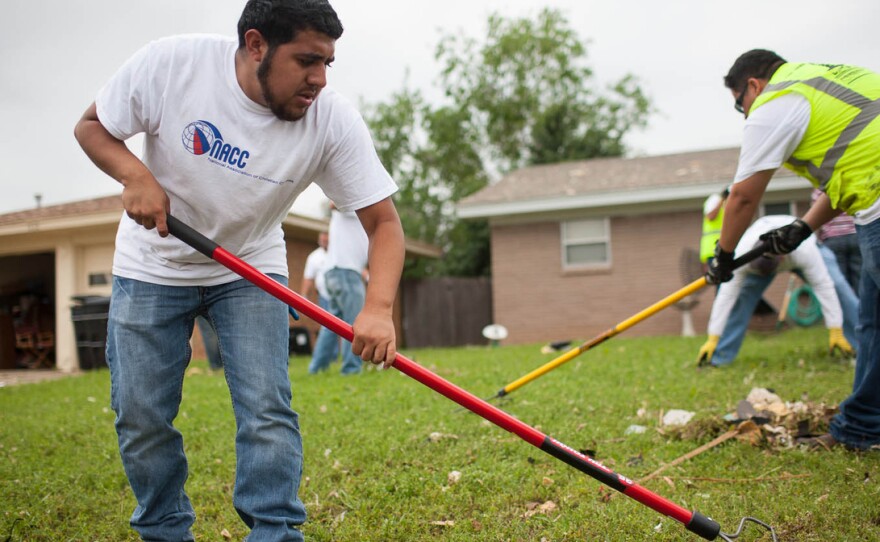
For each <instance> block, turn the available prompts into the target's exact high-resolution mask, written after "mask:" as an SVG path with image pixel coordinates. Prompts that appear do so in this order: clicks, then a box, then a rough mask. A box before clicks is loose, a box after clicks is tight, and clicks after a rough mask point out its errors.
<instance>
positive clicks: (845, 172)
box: [706, 49, 880, 450]
mask: <svg viewBox="0 0 880 542" xmlns="http://www.w3.org/2000/svg"><path fill="white" fill-rule="evenodd" d="M724 84H725V86H726V87H727V88H728V89H730V92H731V94H732V95H733V98H734V100H735V104H734V107H735V108H736V110H737V111H739V112H740V113H742V114H743V115H745V117H746V123H745V128H744V131H743V143H742V148H741V150H740V159H739V164H738V166H737V173H736V177H735V178H734V184H733V186H732V187H731V190H730V196H729V197H728V199H727V205H726V206H725V216H724V224H723V226H722V229H721V237H720V239H719V241H718V245H717V247H716V250H715V257H714V258H713V260H712V261H711V262H710V265H709V268H708V271H707V272H706V279H707V280H708V281H709V282H712V283H715V284H718V283H721V282H726V281H728V280H730V279H731V277H732V275H733V251H734V249H735V248H736V245H737V243H738V242H739V239H740V237H742V235H743V232H744V231H745V230H746V228H747V227H748V226H749V223H750V222H751V220H752V217H753V216H754V215H755V211H756V210H757V207H758V203H759V202H760V200H761V196H762V195H763V194H764V191H765V190H766V188H767V184H768V183H769V182H770V179H771V177H772V176H773V173H774V172H775V171H776V169H777V168H779V167H780V166H783V165H784V166H785V167H787V168H788V169H791V170H792V171H794V172H795V173H797V174H799V175H801V176H803V177H806V178H807V179H808V180H809V181H810V182H811V183H812V184H813V185H814V186H816V187H817V188H819V189H821V190H822V192H823V195H822V196H821V197H819V198H818V199H817V200H816V201H815V203H814V204H813V205H812V207H810V210H809V211H807V213H806V214H805V215H804V216H803V217H802V218H799V219H797V220H795V221H793V222H792V223H791V224H788V225H785V226H782V227H780V228H777V229H775V230H771V231H769V232H767V233H765V234H764V235H762V236H761V239H762V240H764V241H765V242H766V244H767V245H768V247H769V251H770V252H772V253H774V254H787V253H789V252H791V251H792V250H794V249H795V248H797V246H798V245H800V243H801V242H803V241H804V240H805V239H806V238H807V237H809V236H810V235H812V233H813V231H814V230H816V228H818V227H819V226H821V225H822V224H824V223H825V222H828V221H829V220H831V219H832V218H834V217H835V216H837V215H838V214H840V213H841V212H846V213H847V214H850V215H852V216H853V219H854V221H855V224H856V233H857V235H858V241H859V249H860V251H861V253H862V278H861V283H860V285H859V299H860V301H861V303H860V309H859V324H860V332H859V338H858V341H859V344H858V346H857V347H856V350H857V351H858V355H857V361H856V370H855V379H854V383H853V391H852V393H851V394H850V396H849V397H847V398H846V399H845V400H844V401H843V402H842V403H841V404H840V413H839V414H838V415H837V416H835V417H834V419H833V420H832V422H831V428H830V433H829V434H827V435H822V436H821V437H817V438H816V439H813V440H812V441H810V442H809V443H808V444H810V445H811V446H813V447H816V446H822V447H831V446H834V445H836V444H838V443H841V444H844V445H845V446H847V447H848V448H850V449H860V450H866V449H871V448H873V447H877V446H878V445H880V220H878V219H880V199H878V196H880V74H878V73H875V72H872V71H870V70H867V69H864V68H858V67H855V66H847V65H840V64H835V65H826V64H803V63H790V62H787V61H786V60H785V59H783V58H782V57H780V56H779V55H777V54H776V53H774V52H772V51H767V50H763V49H755V50H752V51H748V52H746V53H744V54H743V55H741V56H740V57H739V58H738V59H737V60H736V62H734V64H733V66H732V67H731V68H730V71H729V73H728V74H727V76H725V78H724ZM853 346H855V345H853Z"/></svg>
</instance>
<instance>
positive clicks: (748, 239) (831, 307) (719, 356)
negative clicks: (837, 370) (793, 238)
mask: <svg viewBox="0 0 880 542" xmlns="http://www.w3.org/2000/svg"><path fill="white" fill-rule="evenodd" d="M794 218H795V217H793V216H788V215H768V216H764V217H761V218H759V219H758V220H756V221H755V222H754V223H753V224H752V225H751V226H749V228H748V229H747V230H746V231H745V233H744V234H743V236H742V239H741V240H740V242H739V245H737V247H736V253H737V254H738V255H740V256H741V255H742V254H744V253H746V252H748V251H749V250H751V249H752V248H754V247H755V246H756V245H757V244H758V243H759V242H760V241H758V238H759V237H760V236H761V234H763V233H765V232H768V231H770V230H773V229H775V228H778V227H780V226H783V225H785V224H790V223H791V221H792V220H794ZM780 271H793V272H797V273H798V274H800V275H801V276H802V277H803V278H804V280H806V282H807V283H809V284H810V286H812V288H813V291H814V292H815V294H816V299H818V301H819V305H820V306H821V307H822V316H823V317H824V318H825V327H827V328H828V348H829V352H831V353H835V352H840V353H842V354H844V355H848V356H851V355H852V354H853V349H852V346H851V343H853V342H855V340H856V334H855V324H856V319H857V318H858V316H857V313H856V307H855V305H854V304H851V305H848V306H847V308H848V309H849V310H846V311H844V310H843V307H842V303H841V301H840V298H839V294H838V293H837V292H838V286H839V287H840V288H847V289H848V288H849V285H848V284H847V283H846V281H845V280H843V277H842V276H841V275H840V273H837V276H838V277H839V279H840V282H841V284H840V285H838V284H836V283H835V281H834V278H833V277H832V275H831V273H830V272H829V271H828V268H827V266H826V264H825V260H824V258H823V257H822V254H821V252H819V247H818V245H817V244H816V241H815V240H814V239H812V238H811V239H807V240H806V241H805V242H803V243H802V244H801V245H800V246H799V247H798V248H797V249H795V250H794V251H792V252H791V253H790V254H786V255H785V256H775V255H769V256H768V255H764V256H761V257H760V258H757V259H755V260H753V261H752V262H751V263H750V264H749V265H744V266H742V267H739V268H737V270H736V271H734V272H733V280H731V281H730V282H725V283H724V284H721V285H720V286H719V288H718V293H717V294H716V295H715V300H714V301H713V302H712V311H711V313H710V314H709V326H708V330H707V332H708V336H709V337H708V340H707V341H706V343H705V344H704V345H703V346H702V347H701V348H700V351H699V353H698V354H697V360H698V361H699V363H700V365H711V366H713V367H719V366H722V365H728V364H730V363H733V360H734V359H735V358H736V356H737V354H738V353H739V349H740V346H742V342H743V339H744V338H745V335H746V331H747V329H748V326H749V320H750V319H751V317H752V314H753V313H754V312H755V307H757V306H758V302H759V301H760V300H761V296H762V295H763V293H764V291H765V290H766V289H767V287H769V286H770V283H772V282H773V279H774V277H775V276H776V275H777V273H779V272H780ZM850 295H852V292H851V290H850Z"/></svg>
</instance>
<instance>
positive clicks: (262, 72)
mask: <svg viewBox="0 0 880 542" xmlns="http://www.w3.org/2000/svg"><path fill="white" fill-rule="evenodd" d="M275 51H276V48H275V47H269V50H268V51H266V56H265V57H263V60H261V61H260V65H259V66H257V80H258V81H259V82H260V90H261V91H262V92H263V99H264V100H266V107H268V108H269V110H270V111H272V114H273V115H275V117H277V118H278V119H280V120H284V121H289V122H293V121H297V120H300V119H301V118H303V117H304V116H305V115H306V113H305V111H303V112H302V113H299V112H293V111H289V110H288V109H287V108H286V107H285V106H284V103H282V102H281V101H280V100H279V99H278V98H276V97H275V95H274V94H273V93H272V91H271V89H269V74H270V73H271V72H272V59H273V58H275Z"/></svg>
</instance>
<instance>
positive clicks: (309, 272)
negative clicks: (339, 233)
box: [302, 247, 330, 299]
mask: <svg viewBox="0 0 880 542" xmlns="http://www.w3.org/2000/svg"><path fill="white" fill-rule="evenodd" d="M326 262H327V250H326V249H325V248H324V247H318V248H316V249H315V250H313V251H312V252H311V254H309V257H308V258H306V266H305V268H304V269H303V278H304V279H309V280H313V281H315V289H317V290H318V295H320V296H321V297H323V298H324V299H328V298H329V297H330V295H329V292H327V286H326V283H325V282H324V271H326V269H325V264H326ZM302 293H303V294H305V292H302Z"/></svg>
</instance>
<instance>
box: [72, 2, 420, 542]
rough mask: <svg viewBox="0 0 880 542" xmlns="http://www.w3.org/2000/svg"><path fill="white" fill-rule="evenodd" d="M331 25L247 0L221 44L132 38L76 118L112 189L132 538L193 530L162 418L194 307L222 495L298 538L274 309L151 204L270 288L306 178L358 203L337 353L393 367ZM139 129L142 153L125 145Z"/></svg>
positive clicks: (279, 323) (113, 348) (385, 251)
mask: <svg viewBox="0 0 880 542" xmlns="http://www.w3.org/2000/svg"><path fill="white" fill-rule="evenodd" d="M167 16H169V17H170V16H173V15H172V14H170V13H169V14H167ZM119 23H120V24H125V23H124V22H122V21H119ZM132 24H133V22H132ZM341 35H342V24H341V23H340V21H339V18H338V17H337V15H336V12H335V11H334V10H333V8H332V7H331V6H330V4H329V3H328V2H327V1H326V0H250V1H248V2H247V4H246V5H245V6H244V9H243V11H242V14H241V18H240V19H239V22H238V39H237V40H236V39H235V38H227V37H223V36H214V35H194V34H189V35H182V36H175V37H170V38H164V39H160V40H157V41H154V42H152V43H149V44H148V45H146V46H145V47H143V48H142V49H141V50H140V51H138V52H136V53H135V54H134V55H133V56H132V57H131V58H130V59H129V60H128V61H127V62H126V63H125V64H124V65H123V66H122V67H121V68H120V69H119V70H118V71H117V72H116V74H114V75H113V76H112V77H111V79H110V81H109V82H108V83H107V84H106V85H105V86H104V87H103V88H102V89H101V90H100V92H99V93H98V96H97V98H96V100H95V103H93V104H92V105H91V106H89V107H88V108H87V109H86V112H85V113H84V114H83V116H82V118H81V119H80V121H79V122H78V123H77V125H76V128H75V131H74V133H75V136H76V139H77V141H78V142H79V144H80V146H81V147H82V148H83V150H84V151H85V153H86V154H87V155H88V156H89V158H90V159H91V160H92V161H93V162H94V163H95V164H96V165H97V166H98V167H99V168H100V169H101V170H103V171H104V172H105V173H107V174H108V175H109V176H110V177H112V178H113V179H115V180H116V181H118V182H119V183H121V184H122V187H123V188H122V203H123V206H124V208H125V212H124V214H123V216H122V217H121V221H120V225H119V231H118V234H117V237H116V252H115V255H114V261H113V275H114V276H113V293H112V300H111V304H110V315H109V326H108V343H107V356H108V358H107V361H108V365H109V367H110V375H111V406H112V407H113V409H114V411H115V412H116V431H117V434H118V437H119V450H120V455H121V458H122V465H123V467H124V469H125V473H126V476H127V477H128V481H129V485H130V486H131V488H132V491H133V493H134V496H135V498H136V500H137V506H136V507H135V509H134V512H133V513H132V516H131V520H130V524H131V526H132V527H133V528H134V529H135V530H136V531H137V532H138V533H139V534H140V536H141V538H143V539H144V540H177V541H186V540H193V534H192V524H193V522H194V521H195V513H194V512H193V506H192V504H191V503H190V500H189V497H188V496H187V494H186V492H185V490H184V484H185V482H186V479H187V473H188V472H189V469H188V465H187V459H186V454H185V447H184V443H183V436H182V435H181V433H180V432H179V431H178V430H177V429H176V428H175V427H174V420H175V418H176V417H177V414H178V412H179V409H180V401H181V395H182V393H181V387H182V383H183V378H184V373H185V370H186V367H187V363H188V362H189V358H190V355H189V354H190V351H189V338H190V336H191V334H192V330H193V325H194V320H195V317H196V315H199V314H201V315H205V316H207V317H208V318H209V319H210V320H211V322H212V323H213V324H214V326H215V330H216V332H217V336H218V338H219V341H220V344H221V345H222V347H223V354H224V359H223V365H224V374H225V377H226V382H227V383H228V386H229V392H230V395H231V398H232V404H233V405H234V407H235V408H234V409H232V410H233V413H234V416H235V421H236V434H235V450H236V472H235V484H234V490H233V497H232V502H233V505H234V506H235V509H236V511H237V512H238V515H239V516H240V517H241V518H242V520H243V521H244V523H245V524H246V525H247V526H248V527H249V528H250V534H249V535H248V537H247V538H248V539H249V540H254V541H257V540H261V541H262V540H285V541H301V540H303V535H302V532H301V531H300V529H299V527H300V526H301V525H302V524H303V523H304V522H305V519H306V511H305V507H304V506H303V503H302V501H301V500H300V499H299V497H298V491H299V485H300V480H301V477H302V437H301V434H300V430H299V422H298V417H297V414H296V412H294V410H293V409H292V407H291V398H292V393H291V385H290V378H289V374H288V362H289V358H288V342H289V331H288V308H287V307H286V306H285V305H284V303H282V302H281V301H278V300H277V299H275V298H274V297H272V296H270V295H268V294H267V293H266V292H264V291H262V290H261V289H260V288H258V287H257V286H255V285H253V284H251V283H250V282H248V281H246V280H244V279H242V278H241V277H239V276H237V275H235V274H234V273H233V272H231V271H230V270H228V269H226V268H225V267H224V266H222V265H220V264H219V263H217V262H215V261H213V260H212V259H210V258H207V257H205V256H204V255H202V254H200V253H199V252H198V251H196V250H195V249H193V248H191V247H189V246H187V245H186V244H185V243H183V242H181V241H180V240H178V239H175V238H174V237H172V236H169V235H168V226H167V219H166V216H167V214H168V213H173V214H174V215H175V216H176V217H177V218H179V219H181V220H182V221H183V222H186V223H188V224H189V225H190V226H192V227H193V228H195V229H196V230H198V231H200V232H201V233H203V234H205V235H206V236H208V237H209V238H211V239H213V240H214V241H216V242H217V243H219V244H220V245H222V246H223V247H224V248H225V249H227V250H229V251H230V252H232V253H234V254H237V255H238V256H239V257H241V258H242V259H243V260H244V261H247V262H248V263H249V264H251V265H252V266H254V267H255V268H257V269H258V270H259V271H261V272H263V273H265V274H267V275H269V276H270V277H272V278H273V279H274V280H276V281H278V282H280V283H283V284H286V283H287V277H288V271H287V255H286V244H285V241H284V233H283V231H282V229H281V223H282V221H283V220H284V218H285V217H286V216H287V214H288V212H289V209H290V207H291V205H292V203H293V202H294V200H295V199H296V197H297V196H298V195H299V194H300V193H302V191H303V190H305V189H306V188H307V187H308V185H309V184H311V183H313V182H314V183H316V184H317V185H319V187H320V188H321V189H322V190H323V191H324V193H325V194H327V196H328V197H330V198H332V199H333V200H334V201H335V202H336V204H337V205H338V206H339V208H340V209H343V210H345V211H351V212H354V213H356V214H357V217H358V220H359V221H360V224H361V225H362V227H363V230H364V231H365V232H366V233H365V235H366V236H367V237H368V238H369V240H370V259H371V264H372V265H371V266H370V267H371V269H372V280H371V282H370V288H369V290H368V291H367V293H366V303H365V305H364V309H363V311H361V312H360V314H359V316H358V318H357V320H356V321H355V322H354V326H353V327H354V344H353V351H354V353H355V354H356V355H359V356H360V357H361V358H362V359H364V360H367V361H370V362H371V363H376V364H383V365H385V366H390V365H391V364H392V363H393V362H394V358H395V355H396V348H397V347H396V338H395V335H394V325H393V323H392V320H391V312H392V305H393V302H394V298H395V296H396V293H397V286H398V283H399V280H400V274H401V270H402V267H403V254H404V244H403V230H402V228H401V225H400V219H399V217H398V215H397V211H396V209H395V207H394V204H393V203H392V201H391V195H392V194H393V193H394V192H395V191H396V190H397V187H396V185H395V184H394V182H393V181H392V179H391V177H390V176H389V175H388V172H387V171H386V170H385V168H384V167H383V166H382V164H381V162H380V161H379V158H378V156H377V154H376V150H375V148H374V146H373V143H372V139H371V137H370V134H369V131H368V130H367V127H366V124H365V123H364V121H363V119H362V117H361V115H360V114H359V113H358V112H357V110H356V109H355V108H354V106H353V105H352V104H351V103H350V102H349V101H348V100H346V99H345V98H343V97H342V96H340V95H339V94H338V93H336V92H334V91H333V90H332V89H331V88H329V87H327V77H328V69H329V67H330V65H331V64H332V62H333V61H334V59H335V51H336V40H337V39H338V38H339V37H340V36H341ZM138 133H142V134H144V152H143V161H141V160H140V159H139V158H138V157H137V156H135V155H134V154H133V153H131V152H130V151H129V150H128V148H127V147H126V145H125V142H124V140H126V139H128V138H129V137H131V136H133V135H135V134H138ZM231 445H232V443H230V446H231Z"/></svg>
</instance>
